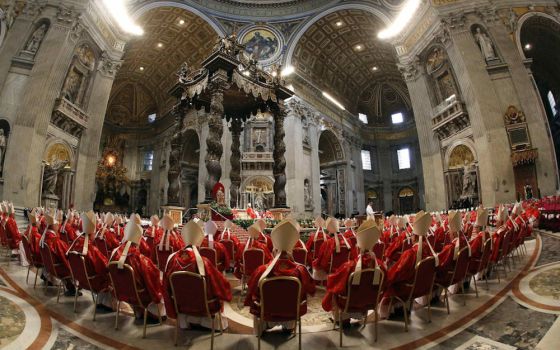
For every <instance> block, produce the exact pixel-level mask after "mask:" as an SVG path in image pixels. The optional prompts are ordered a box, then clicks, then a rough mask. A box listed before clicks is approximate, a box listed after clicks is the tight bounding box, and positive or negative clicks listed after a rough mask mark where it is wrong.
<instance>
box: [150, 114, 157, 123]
mask: <svg viewBox="0 0 560 350" xmlns="http://www.w3.org/2000/svg"><path fill="white" fill-rule="evenodd" d="M156 117H157V115H156V114H155V113H152V114H150V115H148V122H149V123H153V122H155V121H156Z"/></svg>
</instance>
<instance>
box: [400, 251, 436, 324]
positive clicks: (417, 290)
mask: <svg viewBox="0 0 560 350" xmlns="http://www.w3.org/2000/svg"><path fill="white" fill-rule="evenodd" d="M414 270H415V272H414V280H413V282H412V283H406V282H405V283H399V284H397V285H396V286H395V288H394V289H395V291H396V295H395V296H392V297H391V302H390V304H389V309H391V305H392V304H393V299H397V300H398V301H399V302H400V303H401V304H402V306H403V308H404V330H405V332H408V311H407V304H409V308H410V310H411V311H412V302H413V301H414V299H416V298H419V297H422V296H424V295H432V290H433V288H434V279H435V276H436V264H435V258H434V257H433V256H429V257H427V258H425V259H423V260H422V261H420V262H419V263H418V264H416V267H415V268H414ZM428 321H429V322H431V321H432V309H431V307H430V303H428Z"/></svg>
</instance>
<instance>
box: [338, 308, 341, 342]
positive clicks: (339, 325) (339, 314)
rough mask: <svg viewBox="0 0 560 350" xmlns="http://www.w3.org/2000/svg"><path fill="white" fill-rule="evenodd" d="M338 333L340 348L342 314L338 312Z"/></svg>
mask: <svg viewBox="0 0 560 350" xmlns="http://www.w3.org/2000/svg"><path fill="white" fill-rule="evenodd" d="M338 333H339V340H340V347H342V312H340V310H339V312H338Z"/></svg>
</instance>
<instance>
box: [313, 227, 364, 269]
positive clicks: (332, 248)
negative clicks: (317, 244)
mask: <svg viewBox="0 0 560 350" xmlns="http://www.w3.org/2000/svg"><path fill="white" fill-rule="evenodd" d="M335 239H338V241H339V243H340V247H341V248H342V247H346V244H344V239H342V237H341V235H340V234H337V235H336V238H334V237H333V238H329V239H328V240H327V241H326V242H325V243H323V245H322V246H321V250H320V251H319V254H318V255H317V258H315V260H314V261H313V268H314V269H317V270H322V271H325V272H329V265H330V262H331V257H332V256H333V254H335V252H336V241H335ZM357 256H358V252H357V251H356V249H352V247H350V257H349V260H354V259H356V257H357Z"/></svg>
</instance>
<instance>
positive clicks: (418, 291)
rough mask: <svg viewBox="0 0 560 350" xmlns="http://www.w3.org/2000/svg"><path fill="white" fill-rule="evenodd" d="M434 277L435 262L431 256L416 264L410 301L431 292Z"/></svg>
mask: <svg viewBox="0 0 560 350" xmlns="http://www.w3.org/2000/svg"><path fill="white" fill-rule="evenodd" d="M435 275H436V262H435V258H434V257H433V256H429V257H427V258H424V259H422V261H420V262H419V263H418V264H416V272H415V274H414V284H413V286H412V289H411V291H410V299H414V298H418V297H421V296H424V295H427V294H429V293H430V291H431V290H432V287H433V284H434V278H435Z"/></svg>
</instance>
